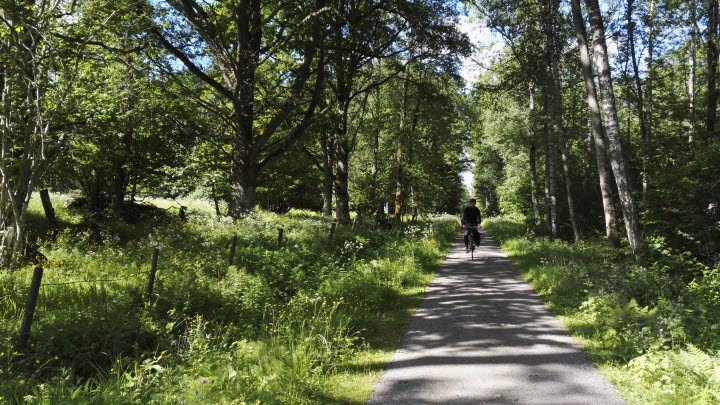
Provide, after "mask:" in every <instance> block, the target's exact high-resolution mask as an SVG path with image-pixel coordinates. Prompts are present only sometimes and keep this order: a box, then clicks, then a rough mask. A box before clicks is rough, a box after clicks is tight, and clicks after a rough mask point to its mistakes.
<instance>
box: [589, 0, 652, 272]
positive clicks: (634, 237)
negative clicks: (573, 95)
mask: <svg viewBox="0 0 720 405" xmlns="http://www.w3.org/2000/svg"><path fill="white" fill-rule="evenodd" d="M585 1H586V4H587V7H588V15H589V18H590V26H591V27H592V33H593V50H594V56H595V66H596V68H597V71H598V78H599V82H600V93H601V95H602V106H603V112H604V117H605V128H606V134H607V140H608V151H609V155H610V161H611V165H612V169H613V173H614V175H615V183H616V185H617V188H618V195H619V197H620V203H621V206H622V210H623V219H624V220H625V229H626V231H627V236H628V242H629V244H630V248H631V249H632V253H633V256H634V257H635V258H636V260H637V258H638V256H637V255H638V248H639V247H640V242H641V236H640V230H639V224H638V215H637V208H636V207H635V200H634V198H633V195H632V190H631V186H630V182H629V179H628V175H627V168H626V164H625V157H624V156H623V151H622V145H621V143H620V123H619V122H618V115H617V108H616V105H615V93H614V91H613V85H612V77H611V76H610V60H609V58H608V53H607V44H606V42H605V27H604V26H603V21H602V15H601V13H600V5H599V4H598V0H585Z"/></svg>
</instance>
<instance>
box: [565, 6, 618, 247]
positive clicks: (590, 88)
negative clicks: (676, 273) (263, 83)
mask: <svg viewBox="0 0 720 405" xmlns="http://www.w3.org/2000/svg"><path fill="white" fill-rule="evenodd" d="M570 5H571V7H572V14H573V21H574V25H575V34H576V37H577V41H578V49H579V51H580V63H581V65H582V73H583V79H584V82H585V90H586V92H587V101H588V108H589V112H590V129H591V132H592V137H593V141H594V144H595V158H596V162H597V168H598V173H599V176H600V192H601V194H602V201H603V213H604V217H605V236H606V237H607V240H608V242H609V243H610V244H611V245H613V246H614V245H616V244H617V243H618V237H617V218H616V212H615V205H614V204H613V200H612V179H611V177H610V176H611V174H610V168H609V167H608V164H607V146H606V143H605V135H604V134H603V126H602V116H601V114H600V107H599V104H598V99H597V91H596V89H595V79H594V75H593V69H592V64H591V62H590V51H589V48H588V43H587V31H586V29H585V22H584V20H583V17H582V10H581V9H580V0H570Z"/></svg>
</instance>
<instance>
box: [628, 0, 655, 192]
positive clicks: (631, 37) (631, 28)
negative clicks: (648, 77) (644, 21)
mask: <svg viewBox="0 0 720 405" xmlns="http://www.w3.org/2000/svg"><path fill="white" fill-rule="evenodd" d="M633 1H634V0H628V2H627V14H626V17H627V31H628V32H627V34H628V43H629V45H630V51H629V52H630V58H631V60H632V66H633V79H634V83H635V92H636V93H637V100H636V103H635V107H636V108H637V114H638V120H639V121H640V134H641V136H642V142H643V143H642V144H643V147H642V151H643V152H642V199H643V201H646V200H647V184H648V179H647V172H648V169H649V168H648V155H649V151H648V139H649V130H650V129H649V128H648V124H649V123H648V122H647V115H646V111H645V100H644V95H643V86H642V80H641V79H640V68H639V66H638V62H637V55H636V53H635V21H634V19H633ZM650 49H652V48H650Z"/></svg>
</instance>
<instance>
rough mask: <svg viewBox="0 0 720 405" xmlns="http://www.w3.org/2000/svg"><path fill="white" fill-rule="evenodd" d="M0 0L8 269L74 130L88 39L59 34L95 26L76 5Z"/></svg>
mask: <svg viewBox="0 0 720 405" xmlns="http://www.w3.org/2000/svg"><path fill="white" fill-rule="evenodd" d="M0 4H1V5H2V7H0V138H1V140H0V144H1V145H0V148H1V149H2V150H1V152H0V176H2V184H1V185H0V233H2V241H1V242H0V265H2V266H9V265H11V264H12V262H13V260H14V259H16V258H17V257H18V256H20V255H21V254H22V253H23V247H24V244H25V242H26V239H27V235H28V233H27V229H26V218H27V208H28V203H29V202H30V197H31V196H32V193H33V191H35V189H36V187H37V186H38V184H39V183H40V181H41V179H42V177H43V174H44V173H45V172H46V171H47V169H48V166H49V165H50V164H51V163H52V162H53V161H54V160H55V158H56V157H57V156H58V152H59V150H60V149H61V147H62V145H63V143H64V142H65V139H66V137H67V135H68V134H70V133H71V132H72V131H73V124H72V122H70V121H69V120H63V119H62V117H63V116H64V115H65V113H66V107H67V105H66V100H67V95H68V94H69V93H70V89H71V88H72V87H73V84H74V82H75V79H76V77H77V66H78V63H79V61H80V60H81V59H82V58H83V57H84V56H85V54H84V52H85V50H86V48H87V46H86V45H87V40H86V41H85V42H84V43H80V44H74V43H72V44H71V43H69V42H67V41H65V40H63V39H61V38H60V37H59V35H62V34H64V33H67V32H71V31H86V33H87V32H90V31H91V30H92V25H91V24H87V25H83V24H82V23H83V22H85V19H87V18H89V17H90V14H91V13H90V12H87V13H85V15H83V14H82V13H81V10H80V9H79V7H76V3H75V2H65V1H60V0H5V1H2V2H1V3H0ZM86 37H87V38H89V37H90V36H89V35H87V36H86Z"/></svg>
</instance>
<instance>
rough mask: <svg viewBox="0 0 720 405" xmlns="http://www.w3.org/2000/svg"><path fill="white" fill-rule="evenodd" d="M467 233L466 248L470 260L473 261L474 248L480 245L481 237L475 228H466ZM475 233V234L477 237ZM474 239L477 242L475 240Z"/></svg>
mask: <svg viewBox="0 0 720 405" xmlns="http://www.w3.org/2000/svg"><path fill="white" fill-rule="evenodd" d="M467 232H469V234H468V247H469V248H470V260H475V246H477V245H480V240H481V239H482V236H480V231H478V228H477V226H468V227H467ZM475 232H477V236H476V234H475ZM476 237H477V240H475V238H476Z"/></svg>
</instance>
